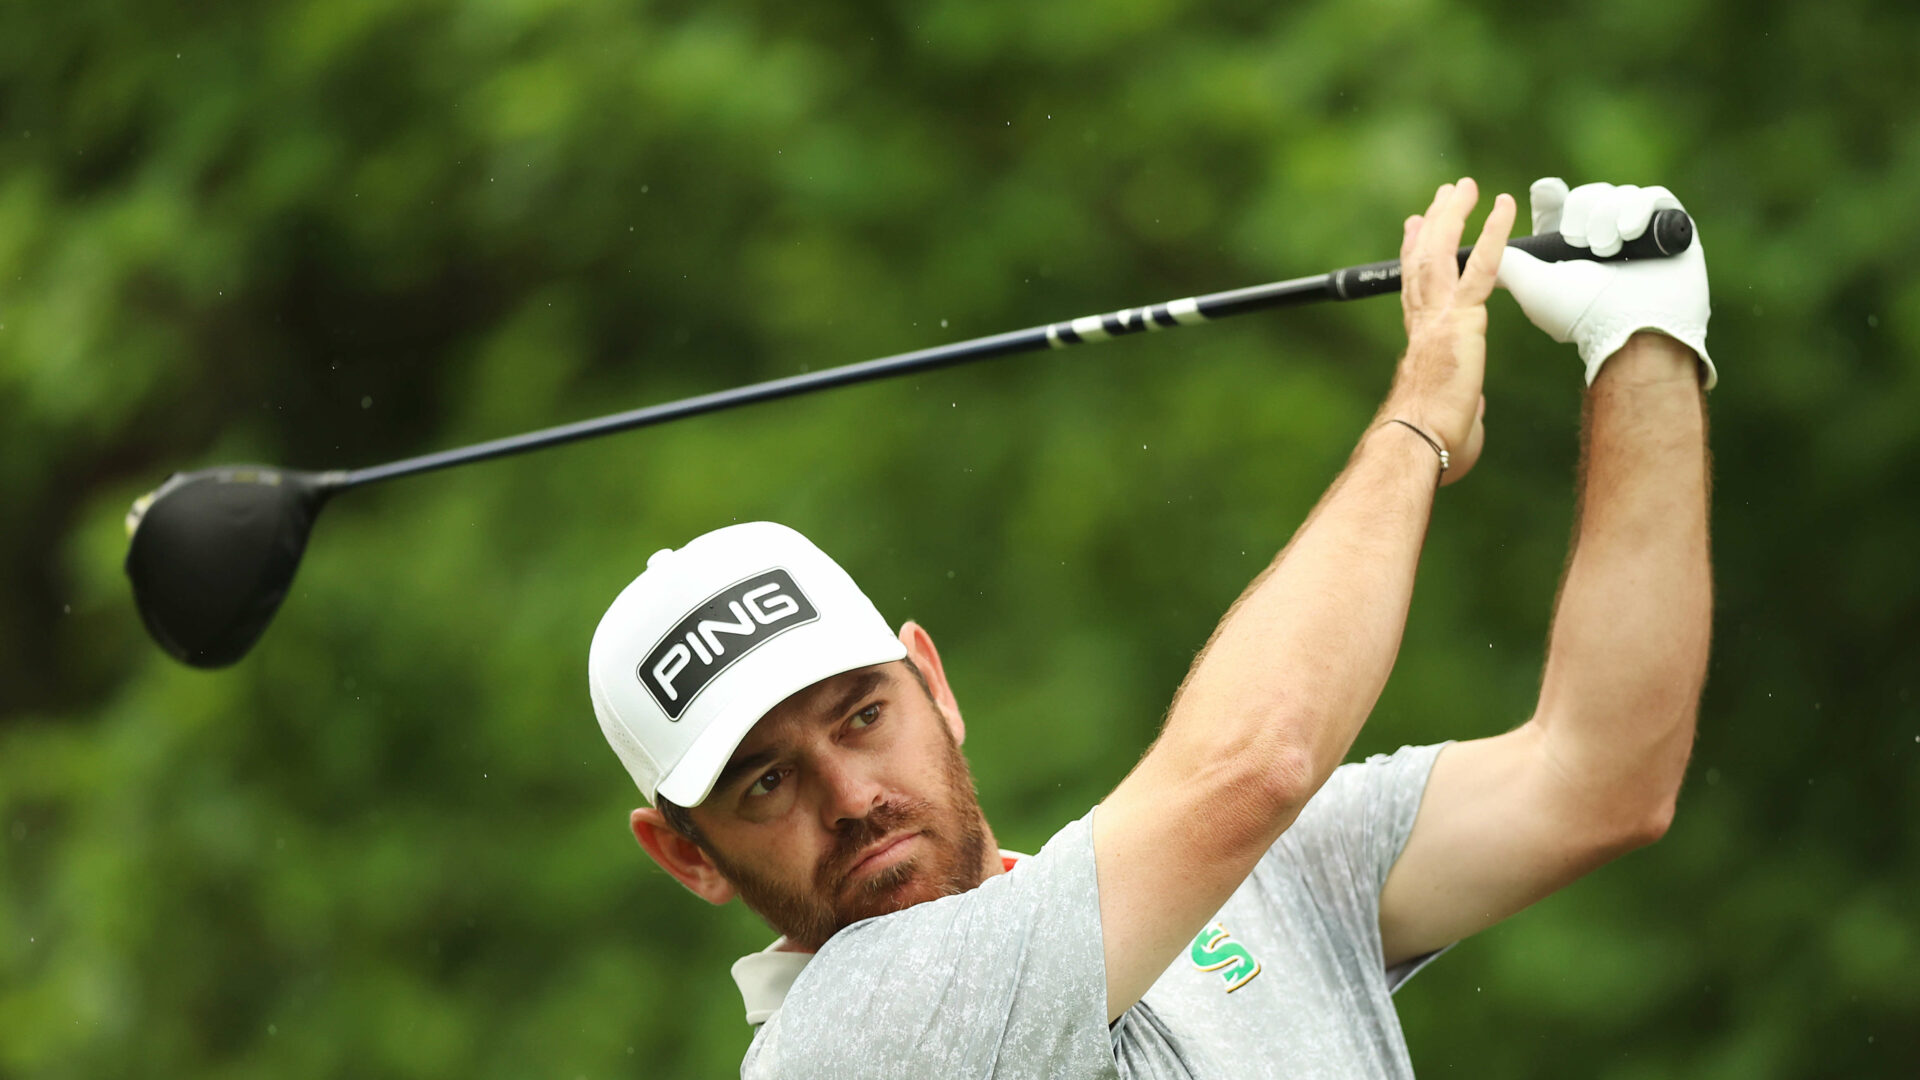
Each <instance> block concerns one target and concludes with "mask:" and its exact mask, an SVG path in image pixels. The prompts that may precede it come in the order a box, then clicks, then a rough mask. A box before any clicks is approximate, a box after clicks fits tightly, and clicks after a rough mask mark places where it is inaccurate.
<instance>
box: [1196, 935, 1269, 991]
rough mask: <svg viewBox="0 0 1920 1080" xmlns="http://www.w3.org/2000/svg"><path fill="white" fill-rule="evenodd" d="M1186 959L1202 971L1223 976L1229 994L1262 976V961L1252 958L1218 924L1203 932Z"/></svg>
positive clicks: (1244, 947) (1250, 954)
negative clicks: (1254, 978) (1255, 977)
mask: <svg viewBox="0 0 1920 1080" xmlns="http://www.w3.org/2000/svg"><path fill="white" fill-rule="evenodd" d="M1187 957H1188V959H1190V960H1192V961H1193V966H1194V967H1197V968H1199V969H1200V970H1201V971H1217V972H1219V973H1220V977H1221V978H1223V979H1225V980H1227V993H1229V994H1231V993H1233V992H1234V991H1235V990H1238V989H1240V988H1241V987H1243V986H1245V985H1247V983H1248V982H1250V981H1252V979H1253V977H1254V976H1255V975H1258V974H1260V961H1258V960H1255V959H1254V958H1253V954H1252V953H1250V952H1248V951H1247V947H1246V946H1245V945H1242V944H1240V943H1239V942H1237V941H1235V940H1233V935H1232V934H1229V933H1227V928H1226V927H1224V926H1222V925H1220V924H1219V923H1218V922H1214V923H1210V924H1208V926H1207V928H1206V929H1205V930H1202V931H1200V936H1198V937H1196V938H1194V939H1193V948H1191V949H1189V950H1187Z"/></svg>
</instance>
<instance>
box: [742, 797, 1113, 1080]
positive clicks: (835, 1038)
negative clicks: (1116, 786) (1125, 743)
mask: <svg viewBox="0 0 1920 1080" xmlns="http://www.w3.org/2000/svg"><path fill="white" fill-rule="evenodd" d="M1106 1014H1107V976H1106V956H1105V947H1104V944H1103V941H1102V938H1101V931H1100V896H1099V888H1098V884H1097V881H1096V878H1095V874H1094V861H1093V829H1092V814H1091V813H1089V814H1088V815H1087V816H1086V817H1083V818H1081V819H1080V820H1078V821H1076V822H1074V823H1072V824H1071V825H1068V826H1067V827H1066V828H1064V829H1062V830H1060V832H1059V833H1057V834H1055V835H1054V837H1053V839H1051V840H1049V841H1048V842H1047V844H1046V846H1045V847H1043V848H1042V849H1041V850H1040V852H1039V854H1036V855H1033V856H1031V857H1029V858H1026V859H1022V860H1021V861H1020V862H1019V863H1018V864H1017V865H1016V866H1015V867H1014V868H1013V869H1012V870H1011V871H1008V872H1007V873H1005V874H999V875H996V876H994V877H991V878H988V879H987V880H986V881H985V882H983V883H982V884H981V885H980V887H979V888H977V889H973V890H971V891H969V892H965V893H962V894H960V895H958V896H949V897H944V898H942V899H939V900H934V901H931V902H928V903H924V904H917V905H915V906H913V907H910V908H907V909H906V910H904V911H899V912H895V913H893V914H891V915H885V916H882V917H880V918H876V919H868V920H865V921H863V922H858V923H855V924H853V925H852V926H849V927H847V928H846V929H845V930H842V931H841V932H840V933H838V934H836V935H834V936H833V938H832V939H831V940H829V941H828V942H827V944H826V946H825V947H824V948H822V949H821V950H820V952H819V954H818V955H816V956H815V957H814V958H813V960H812V962H810V963H809V964H808V965H807V968H806V970H805V971H803V972H802V973H801V974H800V977H799V978H798V979H797V980H795V982H794V984H793V988H792V989H791V990H790V991H789V993H788V995H787V999H786V1002H785V1004H784V1005H782V1006H781V1008H780V1010H779V1011H778V1012H776V1013H774V1014H773V1016H772V1017H771V1018H769V1019H768V1021H767V1023H766V1024H765V1025H763V1026H762V1027H761V1029H760V1031H759V1033H758V1034H757V1035H756V1036H755V1038H754V1043H753V1046H752V1048H751V1049H750V1050H749V1051H748V1055H747V1059H746V1061H745V1062H744V1063H743V1065H742V1067H741V1075H742V1077H745V1078H754V1080H758V1078H763V1077H764V1078H772V1077H781V1078H806V1077H821V1078H827V1077H833V1078H861V1077H875V1078H878V1077H888V1078H892V1077H901V1076H940V1077H995V1078H1002V1077H1005V1078H1011V1077H1063V1078H1079V1077H1110V1076H1113V1075H1115V1065H1114V1056H1113V1050H1112V1044H1111V1042H1110V1040H1109V1037H1108V1033H1107V1015H1106Z"/></svg>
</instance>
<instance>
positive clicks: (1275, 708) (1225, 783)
mask: <svg viewBox="0 0 1920 1080" xmlns="http://www.w3.org/2000/svg"><path fill="white" fill-rule="evenodd" d="M1477 199H1478V193H1477V190H1476V188H1475V186H1474V184H1473V182H1472V181H1471V180H1462V181H1461V182H1460V183H1459V184H1458V185H1451V184H1449V185H1445V186H1443V187H1441V188H1440V190H1439V191H1438V192H1437V193H1436V194H1435V196H1434V200H1433V203H1432V205H1431V206H1429V207H1428V209H1427V212H1426V214H1424V215H1420V216H1415V217H1412V218H1409V219H1408V220H1407V222H1406V230H1405V235H1404V238H1403V241H1402V245H1401V259H1402V261H1403V264H1404V282H1405V284H1404V289H1403V292H1402V304H1403V307H1404V310H1405V313H1406V323H1407V336H1408V348H1407V353H1406V356H1405V357H1404V358H1403V359H1402V361H1401V364H1400V369H1399V372H1398V374H1397V375H1396V377H1395V380H1394V386H1393V390H1392V391H1391V393H1390V394H1389V395H1388V398H1387V401H1386V403H1385V404H1384V405H1383V406H1382V408H1381V411H1380V413H1379V415H1378V416H1377V417H1376V418H1375V422H1374V424H1373V425H1372V426H1371V427H1370V428H1369V429H1368V431H1367V433H1366V434H1365V435H1364V436H1363V437H1362V438H1361V441H1360V445H1359V447H1358V448H1357V449H1356V450H1355V451H1354V453H1353V457H1352V459H1351V460H1350V461H1349V462H1348V464H1347V467H1346V469H1345V470H1344V471H1343V472H1342V473H1341V474H1340V477H1339V479H1337V480H1336V481H1335V482H1334V484H1333V486H1332V487H1331V488H1330V489H1329V490H1328V491H1327V493H1326V495H1325V496H1324V497H1323V498H1322V499H1321V501H1320V504H1319V505H1318V506H1317V507H1316V508H1315V509H1314V511H1313V513H1312V514H1310V515H1309V516H1308V518H1307V521H1306V523H1305V524H1304V525H1302V526H1301V527H1300V529H1299V531H1298V532H1297V533H1295V535H1294V537H1293V539H1292V541H1291V542H1290V543H1289V544H1288V545H1287V547H1286V549H1285V550H1284V551H1282V552H1281V553H1280V555H1279V557H1278V558H1277V559H1276V560H1275V561H1274V563H1273V565H1272V566H1270V567H1269V568H1268V569H1267V570H1266V572H1265V573H1263V574H1262V575H1261V576H1260V577H1259V578H1256V579H1255V581H1254V583H1253V584H1252V585H1250V586H1249V587H1248V589H1247V591H1246V592H1245V593H1244V594H1242V596H1241V597H1240V599H1239V600H1238V601H1237V602H1236V603H1235V604H1234V606H1233V607H1232V609H1230V610H1229V611H1228V613H1227V615H1226V617H1225V618H1224V619H1223V620H1222V621H1221V623H1220V626H1219V628H1218V629H1217V630H1215V632H1214V636H1213V639H1212V640H1211V641H1210V642H1209V643H1208V645H1207V648H1206V649H1205V650H1204V651H1203V652H1202V653H1201V655H1200V657H1199V659H1198V660H1196V661H1195V664H1194V667H1193V670H1192V671H1191V672H1190V673H1189V674H1188V677H1187V681H1186V683H1185V684H1184V685H1183V686H1182V687H1181V689H1180V692H1179V693H1178V694H1177V695H1176V697H1175V700H1174V704H1173V707H1172V709H1171V710H1170V712H1169V714H1168V718H1167V723H1166V727H1165V729H1164V730H1163V731H1162V732H1161V735H1160V738H1159V739H1158V740H1157V741H1156V742H1155V743H1154V745H1153V747H1152V749H1150V750H1149V751H1148V752H1147V754H1146V756H1145V757H1144V758H1143V759H1142V760H1141V762H1140V764H1139V765H1138V766H1136V767H1135V769H1134V770H1133V772H1132V773H1131V774H1129V775H1128V776H1127V778H1126V779H1125V780H1124V781H1122V782H1121V783H1120V785H1119V787H1117V788H1116V789H1115V790H1114V792H1113V794H1112V795H1111V796H1109V797H1108V798H1107V799H1106V801H1104V802H1103V803H1102V804H1101V805H1100V808H1099V810H1098V811H1097V812H1096V813H1095V815H1094V820H1093V843H1094V853H1095V860H1096V863H1097V868H1098V879H1099V888H1100V921H1101V929H1102V934H1103V938H1104V941H1105V951H1106V969H1107V1014H1108V1018H1109V1019H1113V1018H1115V1017H1118V1016H1119V1015H1120V1014H1121V1013H1123V1012H1125V1011H1126V1010H1127V1009H1128V1008H1129V1007H1130V1006H1131V1005H1132V1004H1133V1003H1134V1002H1135V1001H1137V1000H1139V998H1140V997H1141V995H1143V994H1144V993H1146V991H1147V989H1148V988H1149V987H1150V986H1152V985H1153V983H1154V980H1156V979H1157V978H1158V977H1159V976H1160V974H1161V973H1162V972H1163V971H1164V970H1165V969H1166V967H1167V965H1168V964H1169V963H1170V962H1171V961H1172V960H1173V959H1174V957H1175V956H1176V955H1178V954H1179V952H1180V951H1181V950H1182V949H1183V948H1185V947H1186V945H1187V943H1188V942H1189V941H1190V940H1191V939H1192V938H1193V936H1194V934H1195V933H1197V932H1198V931H1199V930H1200V929H1201V927H1202V926H1203V925H1205V923H1206V920H1207V919H1209V918H1211V917H1212V916H1213V914H1214V913H1215V912H1216V911H1218V910H1219V908H1220V906H1221V905H1222V904H1224V903H1225V902H1226V900H1227V898H1228V897H1229V896H1230V895H1232V893H1233V891H1234V889H1236V888H1238V887H1239V885H1240V883H1241V882H1242V881H1243V880H1244V879H1245V878H1246V876H1247V874H1248V873H1250V872H1251V871H1252V869H1253V866H1254V864H1255V863H1256V862H1258V861H1259V859H1260V856H1261V855H1262V853H1264V852H1265V851H1266V850H1267V848H1268V847H1270V846H1271V845H1272V844H1273V842H1274V841H1275V840H1276V839H1278V837H1279V835H1280V834H1281V832H1283V831H1284V830H1285V829H1286V828H1287V827H1288V826H1289V825H1290V824H1292V822H1293V820H1294V818H1295V817H1296V816H1298V814H1299V812H1300V810H1301V808H1302V807H1304V806H1305V805H1306V802H1307V800H1308V799H1309V798H1310V797H1311V796H1312V795H1313V793H1314V792H1315V791H1317V790H1319V788H1320V785H1321V784H1322V783H1324V782H1325V781H1326V779H1327V777H1328V776H1329V775H1330V774H1331V773H1332V772H1333V770H1334V768H1335V767H1336V766H1337V765H1339V764H1340V761H1341V759H1342V758H1344V757H1345V756H1346V753H1347V750H1348V748H1349V747H1350V746H1351V745H1352V742H1353V738H1354V735H1355V734H1356V733H1357V732H1358V730H1359V728H1360V725H1361V723H1362V722H1363V721H1364V720H1365V719H1366V717H1367V714H1368V713H1369V712H1370V711H1371V710H1372V708H1373V704H1374V701H1375V699H1376V698H1378V696H1379V694H1380V689H1381V687H1382V686H1383V685H1384V684H1385V682H1386V678H1387V674H1388V672H1389V671H1390V670H1391V669H1392V667H1393V660H1394V655H1395V653H1396V652H1397V651H1398V649H1399V645H1400V636H1401V631H1402V629H1403V628H1404V626H1405V623H1406V615H1407V606H1408V603H1409V601H1410V599H1411V596H1412V592H1413V578H1414V570H1415V567H1416V564H1417V562H1418V560H1419V555H1420V547H1421V543H1422V541H1423V539H1424V538H1425V535H1426V527H1427V519H1428V515H1429V512H1430V510H1431V509H1432V501H1433V492H1434V487H1435V484H1436V479H1438V480H1443V481H1448V482H1450V481H1452V480H1456V479H1458V478H1460V477H1461V476H1463V475H1465V473H1466V472H1467V470H1468V469H1471V468H1472V467H1473V463H1474V461H1475V460H1476V459H1477V458H1478V457H1479V452H1480V442H1481V438H1482V433H1481V427H1480V420H1479V414H1480V406H1481V397H1480V387H1481V380H1482V375H1483V373H1484V370H1485V357H1486V318H1487V316H1486V306H1485V304H1486V299H1487V296H1488V294H1489V293H1490V292H1491V290H1492V288H1493V283H1494V273H1495V271H1496V269H1497V267H1498V265H1499V262H1500V255H1501V252H1502V250H1503V248H1504V246H1505V244H1506V240H1507V234H1508V232H1509V231H1510V230H1511V228H1512V225H1513V217H1514V204H1513V200H1512V199H1511V198H1510V197H1509V196H1505V195H1502V196H1500V197H1499V198H1498V199H1497V200H1496V201H1495V203H1494V208H1493V211H1492V212H1491V213H1490V214H1489V215H1488V218H1487V222H1486V225H1485V227H1484V228H1483V230H1482V232H1481V235H1480V239H1479V242H1478V244H1477V245H1476V247H1475V251H1474V254H1473V257H1472V259H1471V260H1470V261H1469V262H1468V264H1467V267H1466V269H1465V270H1464V271H1460V270H1457V269H1456V266H1455V260H1454V255H1453V253H1454V251H1455V250H1456V248H1457V247H1458V245H1459V243H1460V238H1461V234H1462V231H1463V229H1464V226H1465V222H1466V216H1467V213H1468V211H1469V210H1471V209H1472V207H1473V205H1474V203H1475V202H1476V201H1477ZM1396 421H1402V422H1396ZM1409 425H1410V426H1409ZM1416 429H1417V430H1416ZM1429 438H1432V439H1433V440H1436V441H1437V442H1438V443H1439V446H1440V447H1445V448H1446V449H1447V451H1448V455H1449V456H1450V457H1451V466H1450V468H1448V469H1447V471H1446V472H1445V473H1444V475H1443V474H1442V472H1441V464H1442V457H1441V455H1440V454H1439V453H1438V452H1437V450H1438V447H1436V446H1434V445H1431V444H1430V443H1429V441H1428V439H1429Z"/></svg>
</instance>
